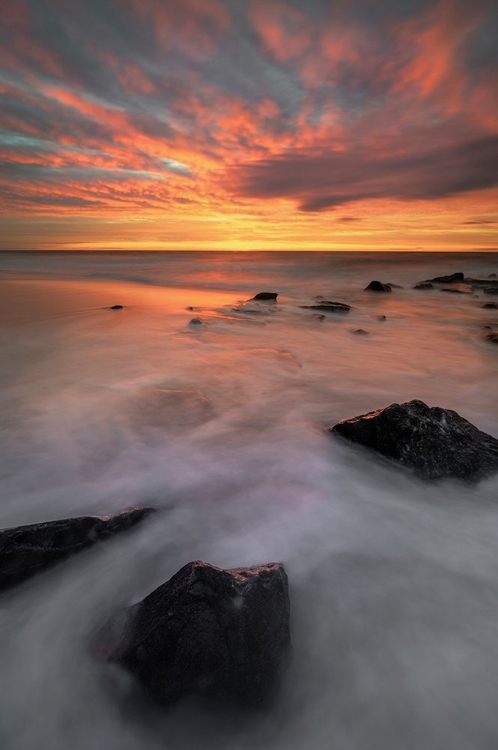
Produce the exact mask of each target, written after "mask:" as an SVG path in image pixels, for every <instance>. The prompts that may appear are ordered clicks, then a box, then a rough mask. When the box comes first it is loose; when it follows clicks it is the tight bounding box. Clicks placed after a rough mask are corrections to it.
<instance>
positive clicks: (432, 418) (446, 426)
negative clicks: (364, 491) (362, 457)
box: [330, 400, 498, 482]
mask: <svg viewBox="0 0 498 750" xmlns="http://www.w3.org/2000/svg"><path fill="white" fill-rule="evenodd" d="M330 432H332V433H333V434H335V435H340V436H341V437H343V438H345V439H346V440H350V441H351V442H353V443H358V444H360V445H363V446H365V447H366V448H371V449H372V450H374V451H376V452H377V453H380V454H381V455H382V456H385V457H386V458H389V459H392V460H393V461H396V462H397V463H399V464H401V465H402V466H405V467H407V468H409V469H411V470H412V471H414V472H415V473H416V474H417V475H418V476H420V477H422V478H424V479H441V478H443V477H454V478H457V479H460V480H463V481H466V482H474V481H477V480H479V479H482V478H483V477H486V476H489V475H490V474H493V473H494V472H496V471H498V440H497V439H496V438H494V437H492V436H491V435H488V434H486V433H485V432H481V431H480V430H478V429H477V427H475V426H474V425H473V424H471V423H470V422H468V421H467V420H466V419H464V418H463V417H461V416H460V415H459V414H457V412H456V411H452V410H451V409H441V408H439V407H437V406H436V407H432V408H431V407H429V406H427V404H425V403H424V402H423V401H417V400H414V401H408V402H406V403H404V404H391V405H390V406H388V407H386V408H385V409H379V410H378V411H374V412H370V413H368V414H362V415H360V416H358V417H354V418H353V419H345V420H343V421H341V422H339V423H338V424H336V425H334V427H332V428H331V429H330Z"/></svg>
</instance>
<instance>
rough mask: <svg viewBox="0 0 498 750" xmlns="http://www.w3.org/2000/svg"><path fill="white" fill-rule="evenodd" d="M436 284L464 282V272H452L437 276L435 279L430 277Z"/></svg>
mask: <svg viewBox="0 0 498 750" xmlns="http://www.w3.org/2000/svg"><path fill="white" fill-rule="evenodd" d="M428 281H432V282H433V283H434V284H455V283H460V284H463V282H464V281H465V278H464V275H463V273H450V274H449V275H448V276H435V277H434V278H433V279H428Z"/></svg>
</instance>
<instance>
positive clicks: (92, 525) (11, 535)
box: [0, 507, 154, 591]
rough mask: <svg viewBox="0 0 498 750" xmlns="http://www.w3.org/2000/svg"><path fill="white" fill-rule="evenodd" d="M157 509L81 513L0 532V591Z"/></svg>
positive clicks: (125, 528)
mask: <svg viewBox="0 0 498 750" xmlns="http://www.w3.org/2000/svg"><path fill="white" fill-rule="evenodd" d="M153 511H154V508H150V507H145V508H133V509H132V510H129V511H126V512H124V513H120V514H119V515H117V516H111V517H110V518H96V517H94V516H82V517H81V518H65V519H62V520H60V521H47V522H45V523H35V524H31V525H29V526H15V527H14V528H12V529H3V530H1V531H0V591H3V590H4V589H7V588H9V587H10V586H14V585H16V584H18V583H21V582H22V581H24V580H26V579H27V578H30V577H31V576H33V575H35V574H36V573H39V572H41V571H42V570H45V569H46V568H49V567H51V566H52V565H55V564H56V563H58V562H60V561H61V560H65V559H66V558H68V557H71V556H72V555H74V554H76V553H77V552H80V550H83V549H86V548H87V547H90V546H92V544H95V543H96V542H99V541H101V540H103V539H107V538H109V537H111V536H114V534H118V533H119V532H121V531H126V530H127V529H130V528H131V527H132V526H135V524H137V523H139V522H140V521H142V520H143V519H144V518H146V517H147V516H148V515H149V514H150V513H152V512H153Z"/></svg>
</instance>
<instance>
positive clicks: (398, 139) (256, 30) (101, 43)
mask: <svg viewBox="0 0 498 750" xmlns="http://www.w3.org/2000/svg"><path fill="white" fill-rule="evenodd" d="M1 7H2V13H1V16H2V18H1V22H0V249H4V250H34V249H40V250H58V249H60V250H80V249H81V250H112V249H118V250H140V249H147V250H156V249H157V250H168V249H172V250H481V251H482V250H492V249H498V237H497V229H498V0H472V2H471V1H470V0H365V1H364V2H361V1H358V2H357V1H355V0H306V1H303V0H2V3H1Z"/></svg>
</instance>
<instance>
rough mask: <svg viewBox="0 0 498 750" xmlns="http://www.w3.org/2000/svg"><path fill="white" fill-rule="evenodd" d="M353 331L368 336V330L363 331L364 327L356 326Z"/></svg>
mask: <svg viewBox="0 0 498 750" xmlns="http://www.w3.org/2000/svg"><path fill="white" fill-rule="evenodd" d="M353 333H357V334H358V335H359V336H368V331H365V329H364V328H357V329H356V331H353Z"/></svg>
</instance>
